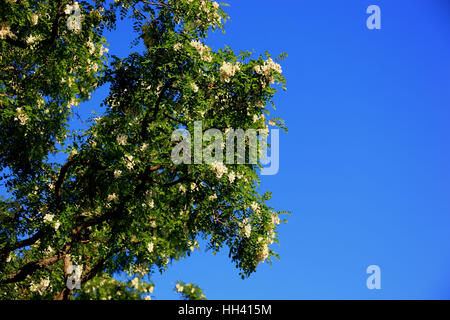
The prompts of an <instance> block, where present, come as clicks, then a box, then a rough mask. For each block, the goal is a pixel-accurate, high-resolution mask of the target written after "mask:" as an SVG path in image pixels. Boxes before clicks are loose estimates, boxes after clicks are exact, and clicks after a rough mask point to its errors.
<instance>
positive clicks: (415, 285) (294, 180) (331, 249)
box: [81, 0, 450, 299]
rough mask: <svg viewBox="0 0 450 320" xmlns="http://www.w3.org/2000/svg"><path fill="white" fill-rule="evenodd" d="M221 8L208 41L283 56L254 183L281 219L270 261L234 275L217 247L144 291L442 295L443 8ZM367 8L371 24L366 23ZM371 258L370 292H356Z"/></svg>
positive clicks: (449, 278)
mask: <svg viewBox="0 0 450 320" xmlns="http://www.w3.org/2000/svg"><path fill="white" fill-rule="evenodd" d="M228 3H229V4H230V5H231V7H229V8H227V9H226V10H227V12H228V13H229V14H230V16H231V21H229V22H228V23H227V28H226V29H227V32H226V34H225V35H222V34H216V35H214V36H212V37H211V38H210V39H209V40H208V43H209V44H210V45H212V46H213V47H214V48H215V49H217V48H220V47H223V46H224V45H229V46H231V47H232V48H233V49H235V50H247V49H249V50H255V52H257V53H263V52H264V51H265V50H268V51H269V52H271V53H273V54H274V55H277V54H279V53H281V52H283V51H286V52H287V53H288V55H289V57H288V58H287V60H285V61H284V62H283V64H282V67H283V71H284V74H285V76H286V77H287V81H288V82H287V87H288V90H287V92H280V94H279V95H278V97H277V99H276V102H277V105H278V110H277V112H276V115H277V116H280V117H282V118H284V119H285V120H286V123H287V125H288V127H289V134H288V135H286V134H281V146H280V153H281V154H280V171H279V173H278V174H277V175H275V176H264V177H263V179H262V188H263V190H271V191H272V192H273V200H272V201H271V204H272V205H273V206H274V207H276V208H277V209H280V210H289V211H291V212H292V213H293V215H292V216H291V217H289V223H288V224H286V225H283V226H282V227H281V228H280V241H281V245H280V246H277V245H276V244H275V245H274V246H275V249H276V250H277V251H278V252H279V253H280V254H281V260H280V261H278V262H275V263H274V264H273V266H272V267H270V266H268V265H267V264H263V265H261V266H260V267H259V268H258V272H257V273H256V274H254V275H252V276H251V278H250V279H247V280H241V279H240V278H239V276H238V272H237V270H236V269H235V268H234V265H233V264H232V263H231V262H230V261H229V259H228V257H227V252H226V250H225V251H224V252H223V253H222V254H219V255H217V256H213V255H212V254H210V253H205V252H203V251H196V252H195V253H194V254H193V256H192V257H191V258H188V259H186V260H184V261H181V262H178V263H175V264H173V265H172V266H171V267H170V269H169V271H168V272H166V273H165V274H163V275H155V277H154V281H155V283H156V288H155V292H154V295H155V298H157V299H174V298H177V295H176V294H175V293H174V292H173V290H172V288H173V286H174V284H175V281H176V280H178V279H180V280H183V281H185V282H193V283H196V284H198V285H199V286H201V287H202V288H204V289H205V293H206V295H207V297H208V298H210V299H437V298H446V299H450V170H449V169H450V150H449V146H450V143H449V142H450V141H449V140H450V125H449V123H450V80H449V75H450V41H449V40H450V2H449V1H448V0H408V1H406V0H395V1H392V0H389V1H388V0H383V1H381V0H370V1H366V0H346V1H336V0H334V1H332V0H322V1H303V0H302V1H300V0H284V1H269V0H245V1H243V0H228ZM371 4H377V5H379V6H380V8H381V14H382V29H381V30H373V31H371V30H368V29H367V28H366V18H367V17H368V15H367V14H366V8H367V7H368V6H369V5H371ZM131 33H132V29H131V26H130V25H128V26H127V25H126V23H121V24H119V30H118V32H116V33H115V34H114V33H113V34H112V35H109V34H107V35H108V39H109V43H110V45H111V46H110V53H112V54H116V55H119V56H125V55H127V53H128V52H129V41H130V40H131V39H132V35H131ZM134 50H137V49H136V48H135V49H134ZM104 93H105V92H104V90H100V92H99V93H98V94H96V95H95V96H94V99H93V101H92V103H88V104H83V105H82V106H81V113H82V114H86V113H88V112H89V111H90V110H94V109H95V110H101V109H98V108H97V107H95V104H96V103H97V102H98V101H99V100H100V98H101V97H102V96H103V95H104ZM372 264H376V265H379V266H380V268H381V286H382V289H381V290H378V291H377V290H368V289H367V288H366V278H367V276H368V275H367V274H366V268H367V266H369V265H372Z"/></svg>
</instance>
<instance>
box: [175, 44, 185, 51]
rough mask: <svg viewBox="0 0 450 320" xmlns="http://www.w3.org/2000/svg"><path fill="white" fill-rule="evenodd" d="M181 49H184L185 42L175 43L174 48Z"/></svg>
mask: <svg viewBox="0 0 450 320" xmlns="http://www.w3.org/2000/svg"><path fill="white" fill-rule="evenodd" d="M181 49H183V44H182V43H175V44H174V45H173V50H175V51H180V50H181Z"/></svg>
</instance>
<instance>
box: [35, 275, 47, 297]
mask: <svg viewBox="0 0 450 320" xmlns="http://www.w3.org/2000/svg"><path fill="white" fill-rule="evenodd" d="M49 285H50V279H49V278H48V277H47V278H45V279H42V280H41V282H40V283H39V284H35V283H33V282H32V283H31V285H30V291H32V292H38V293H39V294H40V295H42V294H43V293H44V291H45V289H47V288H48V286H49Z"/></svg>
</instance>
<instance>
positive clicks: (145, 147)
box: [140, 142, 148, 152]
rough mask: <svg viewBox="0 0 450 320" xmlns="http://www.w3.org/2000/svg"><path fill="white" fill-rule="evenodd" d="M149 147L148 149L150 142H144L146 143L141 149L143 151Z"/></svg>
mask: <svg viewBox="0 0 450 320" xmlns="http://www.w3.org/2000/svg"><path fill="white" fill-rule="evenodd" d="M147 149H148V143H147V142H144V143H143V144H142V146H141V149H140V150H141V152H145V151H146V150H147Z"/></svg>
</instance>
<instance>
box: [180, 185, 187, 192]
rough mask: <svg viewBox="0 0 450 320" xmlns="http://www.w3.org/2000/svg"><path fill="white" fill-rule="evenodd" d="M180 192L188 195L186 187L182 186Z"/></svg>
mask: <svg viewBox="0 0 450 320" xmlns="http://www.w3.org/2000/svg"><path fill="white" fill-rule="evenodd" d="M178 190H179V191H180V192H181V193H186V187H185V186H184V185H181V186H180V187H179V188H178Z"/></svg>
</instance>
